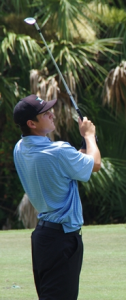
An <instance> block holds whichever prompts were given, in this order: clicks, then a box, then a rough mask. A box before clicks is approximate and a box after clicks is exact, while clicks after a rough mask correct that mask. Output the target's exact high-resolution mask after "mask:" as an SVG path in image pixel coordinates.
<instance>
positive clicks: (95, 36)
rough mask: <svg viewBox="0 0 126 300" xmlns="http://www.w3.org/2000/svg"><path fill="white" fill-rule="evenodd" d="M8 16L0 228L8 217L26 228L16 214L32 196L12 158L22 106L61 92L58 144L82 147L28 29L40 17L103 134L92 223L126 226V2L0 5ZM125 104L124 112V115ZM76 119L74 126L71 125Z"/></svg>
mask: <svg viewBox="0 0 126 300" xmlns="http://www.w3.org/2000/svg"><path fill="white" fill-rule="evenodd" d="M12 12H13V13H12ZM0 15H1V20H0V60H1V70H0V101H1V106H0V137H1V145H0V154H1V160H0V165H1V169H0V190H1V196H0V198H1V199H0V226H1V227H2V225H3V224H4V223H5V221H6V219H7V218H9V219H11V223H12V226H13V227H16V226H19V225H18V224H17V223H15V220H16V209H17V206H18V204H19V202H20V200H21V198H22V196H23V192H24V191H23V189H22V187H21V184H20V182H19V179H18V176H17V174H16V171H15V168H14V164H13V155H12V153H13V147H14V144H15V143H16V141H17V140H18V139H19V138H20V131H19V129H18V128H16V127H15V125H14V123H13V118H12V111H13V107H14V105H15V103H16V102H17V101H18V100H19V99H20V98H22V97H24V96H25V95H27V94H29V93H30V92H31V91H36V93H40V94H41V93H42V92H43V90H44V91H45V94H43V95H44V96H43V97H45V99H50V97H53V96H54V93H56V94H57V96H58V99H59V101H58V103H59V107H58V111H57V116H58V112H59V114H60V118H58V119H57V120H60V123H57V126H58V128H60V132H57V133H56V135H55V139H59V138H60V136H61V137H62V138H63V139H66V140H68V141H69V142H71V144H72V145H74V146H75V147H76V148H77V149H78V148H79V146H80V143H81V137H80V135H79V132H78V125H77V122H76V120H77V115H76V113H75V110H74V109H73V108H72V106H71V103H70V101H69V99H68V96H67V94H66V91H65V89H64V87H63V85H62V83H61V80H60V78H59V76H58V74H57V72H56V70H55V67H54V65H53V63H52V61H51V59H50V56H49V54H48V52H47V49H46V48H45V45H44V44H43V42H42V41H41V39H40V37H39V35H38V33H37V31H36V30H35V28H34V26H32V27H31V26H28V25H26V24H25V23H24V22H23V19H24V18H26V17H30V16H31V17H36V18H37V22H38V23H39V26H40V28H41V30H42V33H43V34H44V36H45V38H46V40H47V44H48V46H49V48H50V50H51V51H52V53H53V56H54V58H55V60H56V62H57V64H58V65H59V67H60V69H61V72H62V74H63V75H64V77H65V79H66V81H67V84H68V86H69V87H70V89H71V90H72V93H73V95H74V96H75V99H76V101H78V105H79V107H80V109H81V111H82V113H83V114H84V115H87V116H88V117H89V118H90V119H91V120H92V121H93V122H94V123H95V124H96V127H97V135H98V144H99V148H100V150H101V154H102V168H101V171H100V172H99V173H98V174H93V175H92V177H91V180H90V181H89V183H88V184H83V183H79V189H80V195H81V199H82V204H83V209H84V216H85V220H86V223H87V224H88V223H110V222H125V221H126V201H125V175H126V169H125V165H126V155H125V153H126V138H125V132H126V130H125V129H126V128H125V127H126V125H125V113H124V107H125V82H124V81H123V79H125V61H126V57H125V56H126V51H125V48H126V35H125V32H126V30H125V29H126V28H125V26H126V21H125V20H126V13H125V3H124V2H123V1H121V0H116V1H114V0H112V1H108V4H106V1H104V0H101V1H96V0H94V1H89V0H88V1H85V0H74V1H70V0H63V1H61V0H49V1H48V3H47V1H45V0H37V1H35V0H33V1H31V0H27V1H17V0H13V1H11V3H10V1H9V0H8V1H6V2H5V1H1V2H0ZM122 62H123V63H122ZM121 63H122V65H120V64H121ZM122 70H123V76H122ZM35 72H36V73H35ZM31 74H32V79H31V77H30V75H31ZM33 74H34V76H33ZM36 74H37V75H36ZM36 76H37V77H36ZM29 77H30V78H29ZM36 78H37V79H36ZM122 82H123V86H122ZM30 84H31V85H30ZM103 87H105V88H104V92H105V93H104V95H106V98H104V99H105V101H104V102H106V103H107V102H108V103H110V104H111V105H110V106H107V105H105V106H104V107H103V105H102V104H103V96H102V95H103ZM119 93H120V97H119V96H118V95H119ZM112 95H113V96H112ZM66 103H68V105H66ZM113 104H114V105H113ZM120 105H121V107H122V109H121V110H118V114H116V112H117V110H116V108H118V107H120ZM111 108H112V109H111ZM65 109H67V112H65ZM66 116H69V118H68V119H67V118H66ZM70 120H71V121H72V123H71V124H72V127H71V126H67V125H68V122H69V121H70ZM64 128H65V129H64Z"/></svg>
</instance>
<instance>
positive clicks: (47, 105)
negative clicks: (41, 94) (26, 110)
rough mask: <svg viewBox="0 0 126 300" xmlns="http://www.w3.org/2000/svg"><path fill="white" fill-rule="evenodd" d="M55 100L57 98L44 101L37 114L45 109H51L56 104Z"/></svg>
mask: <svg viewBox="0 0 126 300" xmlns="http://www.w3.org/2000/svg"><path fill="white" fill-rule="evenodd" d="M56 102H57V99H55V100H50V101H48V102H46V104H45V106H44V107H43V108H42V109H41V110H40V111H39V112H38V114H41V113H44V112H46V111H47V110H49V109H51V108H52V107H53V106H54V105H55V104H56Z"/></svg>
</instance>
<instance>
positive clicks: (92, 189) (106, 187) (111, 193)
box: [82, 158, 126, 223]
mask: <svg viewBox="0 0 126 300" xmlns="http://www.w3.org/2000/svg"><path fill="white" fill-rule="evenodd" d="M125 176H126V160H124V161H123V160H119V159H110V158H103V159H102V168H101V170H100V171H99V172H98V173H93V174H92V176H91V179H90V181H89V182H88V183H86V184H85V183H82V184H83V186H84V189H85V193H86V194H88V197H89V198H90V195H91V194H93V199H95V203H94V204H93V203H92V205H95V207H96V209H97V210H98V211H97V213H98V214H97V221H98V222H99V223H100V222H101V221H102V223H107V222H108V223H109V222H119V220H120V217H121V216H123V217H122V219H123V220H126V201H125V199H126V189H125Z"/></svg>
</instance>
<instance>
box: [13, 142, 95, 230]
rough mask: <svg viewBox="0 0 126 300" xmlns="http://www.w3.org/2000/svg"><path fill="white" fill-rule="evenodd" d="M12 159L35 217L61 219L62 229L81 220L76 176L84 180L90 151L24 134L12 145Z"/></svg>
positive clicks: (72, 227)
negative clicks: (36, 214) (34, 210)
mask: <svg viewBox="0 0 126 300" xmlns="http://www.w3.org/2000/svg"><path fill="white" fill-rule="evenodd" d="M14 163H15V167H16V170H17V173H18V175H19V178H20V181H21V183H22V186H23V188H24V191H25V192H26V194H27V195H28V197H29V199H30V201H31V203H32V205H33V206H34V207H35V209H36V210H37V211H38V213H39V214H38V219H39V218H41V219H43V220H45V221H50V222H55V223H62V225H63V229H64V232H70V231H75V230H77V229H79V228H80V227H81V226H82V224H83V222H84V221H83V214H82V205H81V201H80V196H79V192H78V184H77V180H80V181H84V182H86V181H88V180H89V178H90V176H91V173H92V169H93V166H94V159H93V157H92V156H90V155H85V154H82V153H81V152H79V151H77V150H76V149H75V148H74V147H72V146H71V145H70V144H69V143H67V142H51V141H50V139H49V138H48V137H43V136H26V137H22V139H21V140H19V142H18V143H17V144H16V146H15V148H14Z"/></svg>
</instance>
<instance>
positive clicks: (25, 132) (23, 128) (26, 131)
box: [20, 116, 39, 136]
mask: <svg viewBox="0 0 126 300" xmlns="http://www.w3.org/2000/svg"><path fill="white" fill-rule="evenodd" d="M32 121H36V122H39V121H38V119H37V116H35V117H34V118H33V119H32ZM20 129H21V131H22V133H23V136H27V135H31V128H30V127H29V126H28V125H27V123H26V124H25V125H20Z"/></svg>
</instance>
